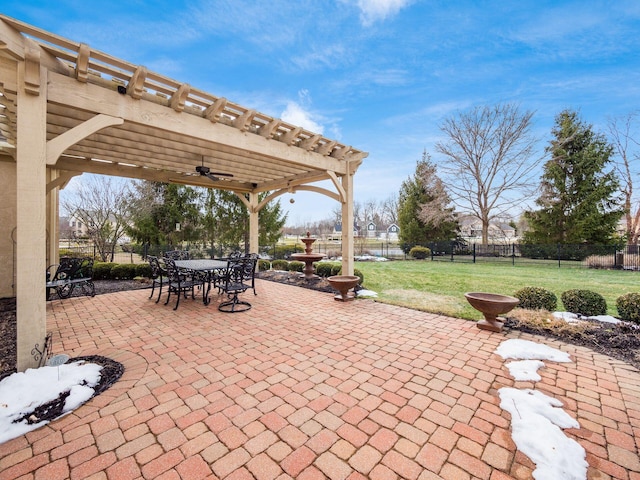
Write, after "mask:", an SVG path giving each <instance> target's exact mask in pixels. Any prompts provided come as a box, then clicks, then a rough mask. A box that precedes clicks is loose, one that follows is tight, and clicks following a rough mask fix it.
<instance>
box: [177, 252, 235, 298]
mask: <svg viewBox="0 0 640 480" xmlns="http://www.w3.org/2000/svg"><path fill="white" fill-rule="evenodd" d="M175 264H176V267H178V268H179V269H180V270H190V271H196V272H203V273H206V274H207V292H206V293H205V295H204V296H203V302H204V304H205V305H208V304H209V292H210V291H211V282H212V281H213V280H214V278H215V275H216V273H219V272H222V271H223V270H224V269H225V268H227V260H222V259H217V260H212V259H196V260H175Z"/></svg>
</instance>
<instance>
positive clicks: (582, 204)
mask: <svg viewBox="0 0 640 480" xmlns="http://www.w3.org/2000/svg"><path fill="white" fill-rule="evenodd" d="M552 134H553V137H554V138H553V139H552V140H551V142H550V144H549V146H548V147H547V148H546V152H547V154H548V155H550V156H551V158H550V160H548V161H547V162H546V163H545V165H544V172H543V175H542V179H541V194H540V197H539V198H538V199H537V200H536V204H537V205H538V206H540V207H541V208H540V210H536V211H529V212H526V213H525V218H526V220H527V222H528V224H529V228H530V230H529V231H527V232H525V234H524V240H525V242H526V243H568V244H579V243H589V244H600V245H603V244H607V243H611V242H613V241H614V237H615V227H616V225H617V223H618V221H619V220H620V218H621V216H622V215H623V210H622V209H621V208H620V198H619V197H618V195H617V192H618V187H619V183H618V179H617V177H616V175H615V172H614V171H613V169H611V170H609V171H606V169H607V168H608V167H609V164H610V162H611V156H612V154H613V147H612V146H611V145H610V144H608V143H607V141H606V139H605V138H604V136H602V135H600V134H597V133H594V132H593V130H592V126H591V125H587V124H585V123H583V122H582V121H581V120H580V118H579V117H578V114H577V113H576V112H573V111H568V110H565V111H563V112H561V113H560V114H559V115H558V116H557V117H556V123H555V127H554V128H553V130H552Z"/></svg>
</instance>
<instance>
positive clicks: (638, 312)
mask: <svg viewBox="0 0 640 480" xmlns="http://www.w3.org/2000/svg"><path fill="white" fill-rule="evenodd" d="M616 308H617V309H618V315H620V318H621V319H622V320H627V321H629V322H633V323H637V324H640V293H625V294H624V295H621V296H619V297H618V298H617V299H616Z"/></svg>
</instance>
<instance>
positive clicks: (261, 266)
mask: <svg viewBox="0 0 640 480" xmlns="http://www.w3.org/2000/svg"><path fill="white" fill-rule="evenodd" d="M265 270H271V262H270V261H269V260H262V259H260V260H258V271H260V272H264V271H265Z"/></svg>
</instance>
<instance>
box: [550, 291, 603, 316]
mask: <svg viewBox="0 0 640 480" xmlns="http://www.w3.org/2000/svg"><path fill="white" fill-rule="evenodd" d="M560 298H561V299H562V304H563V305H564V308H565V310H566V311H568V312H571V313H579V314H580V315H585V316H587V317H591V316H594V315H605V314H606V313H607V301H606V300H605V299H604V297H603V296H602V295H600V294H599V293H596V292H592V291H591V290H577V289H575V290H567V291H566V292H563V293H562V295H561V296H560Z"/></svg>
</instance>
